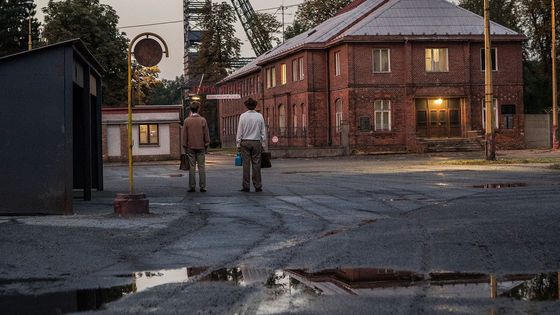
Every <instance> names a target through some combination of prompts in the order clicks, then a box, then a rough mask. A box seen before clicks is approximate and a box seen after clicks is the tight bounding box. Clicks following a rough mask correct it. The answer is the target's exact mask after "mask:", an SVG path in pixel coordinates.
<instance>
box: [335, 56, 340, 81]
mask: <svg viewBox="0 0 560 315" xmlns="http://www.w3.org/2000/svg"><path fill="white" fill-rule="evenodd" d="M334 75H336V76H339V75H340V51H337V52H335V53H334Z"/></svg>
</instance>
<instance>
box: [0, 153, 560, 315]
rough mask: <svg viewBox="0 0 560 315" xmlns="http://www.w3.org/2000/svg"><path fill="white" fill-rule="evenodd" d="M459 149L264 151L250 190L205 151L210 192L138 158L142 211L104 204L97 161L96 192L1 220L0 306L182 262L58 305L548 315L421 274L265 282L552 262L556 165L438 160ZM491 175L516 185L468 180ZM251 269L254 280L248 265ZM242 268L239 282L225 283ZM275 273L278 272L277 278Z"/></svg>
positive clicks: (500, 272)
mask: <svg viewBox="0 0 560 315" xmlns="http://www.w3.org/2000/svg"><path fill="white" fill-rule="evenodd" d="M465 157H466V158H471V157H479V153H470V154H438V155H387V156H352V157H344V158H324V159H283V160H282V159H281V160H273V167H272V168H271V169H265V170H263V185H264V192H262V193H256V192H254V191H252V192H250V193H244V192H239V191H238V190H239V189H240V188H241V184H240V183H241V168H239V167H235V166H233V157H232V156H227V155H222V154H210V155H208V156H207V162H208V163H207V182H208V184H207V186H208V192H206V193H199V192H196V193H187V192H186V186H187V180H188V173H185V172H183V171H180V170H178V166H177V165H175V164H160V165H153V164H145V165H137V166H136V167H135V188H136V191H137V192H145V193H146V194H147V196H148V198H149V200H150V210H151V214H150V215H146V216H139V217H122V218H121V217H118V216H115V215H114V214H113V209H112V202H113V198H114V195H115V193H117V192H123V191H125V190H126V189H127V187H128V177H127V174H128V173H127V172H128V171H127V168H126V166H116V165H109V166H106V167H105V191H102V192H94V193H93V200H92V201H91V202H84V201H80V200H79V194H78V193H77V194H76V198H75V200H74V201H75V213H76V214H75V215H72V216H33V217H0V253H2V254H1V255H0V307H1V309H3V310H5V311H6V310H7V312H8V313H13V314H19V313H21V314H25V313H34V310H35V309H34V308H30V307H28V304H29V303H30V302H29V301H31V300H30V299H31V298H32V297H35V300H32V301H34V302H33V303H35V304H36V305H37V304H40V303H46V302H44V300H45V299H47V300H56V299H60V300H65V301H66V300H69V299H70V300H72V299H75V297H72V298H68V297H66V295H63V296H61V297H58V296H57V298H56V299H55V298H53V296H55V294H57V293H61V292H66V293H67V292H74V291H79V292H83V291H84V290H89V289H96V288H112V287H117V286H123V285H128V284H130V282H131V278H130V276H131V275H134V274H135V273H139V272H145V271H164V270H182V269H181V268H185V269H184V270H185V273H186V274H188V275H187V276H186V277H187V278H188V279H187V278H185V279H182V280H181V281H177V280H168V281H164V280H162V281H161V282H162V283H161V284H160V285H152V286H151V287H150V288H148V289H146V290H143V291H141V292H140V290H139V289H138V287H139V286H140V281H139V280H137V281H136V283H135V288H133V289H132V293H133V294H126V295H125V296H124V297H122V298H118V299H111V300H110V303H106V304H105V303H101V304H100V305H96V306H95V307H89V308H83V307H82V308H80V307H72V306H68V307H66V306H60V307H59V308H58V310H59V311H60V312H62V313H66V312H77V311H90V312H96V313H97V312H100V313H103V314H139V313H140V314H141V313H156V314H160V313H161V314H190V313H195V314H196V313H202V314H206V313H214V314H216V313H218V314H255V313H256V314H269V313H298V314H299V313H301V314H308V313H314V314H347V313H369V314H372V313H379V314H382V313H383V314H385V313H390V314H418V313H427V314H440V313H441V314H558V313H559V312H560V303H559V300H558V299H552V300H548V301H544V302H527V301H522V300H518V299H506V298H503V299H490V298H489V297H490V294H489V293H488V294H486V293H484V294H482V295H476V296H473V295H472V294H470V295H469V294H467V295H449V293H448V292H447V291H446V292H447V293H446V292H444V291H445V290H443V289H441V290H438V289H437V288H438V287H437V286H433V285H432V286H428V285H422V286H417V287H411V286H408V288H409V290H408V291H407V292H406V294H404V293H402V292H401V294H399V292H400V291H398V292H397V291H394V292H393V294H388V295H384V296H378V295H375V296H373V295H372V292H374V291H373V289H368V290H365V289H362V290H358V289H356V288H354V287H351V286H346V287H344V286H342V285H340V284H336V282H335V281H332V284H329V285H330V287H331V288H332V290H338V291H340V292H339V293H337V294H327V293H328V292H327V291H326V289H325V288H326V287H322V288H323V289H318V288H319V287H318V286H316V287H313V286H312V285H308V284H307V283H306V281H307V280H309V279H310V278H309V277H308V278H307V280H306V279H303V278H305V277H303V278H302V277H301V276H299V274H296V273H295V272H292V273H291V275H292V277H291V279H292V280H289V281H288V282H289V284H290V288H291V289H290V290H289V292H288V293H286V292H287V291H285V290H284V291H282V292H281V293H278V291H275V290H274V289H271V287H270V285H265V283H264V282H266V283H267V284H270V281H269V280H270V279H271V278H268V275H269V274H272V275H274V274H275V273H278V272H280V273H282V272H283V271H289V270H306V271H308V272H320V271H324V270H333V269H341V268H357V269H361V270H366V269H368V268H380V269H383V270H399V271H410V272H414V273H418V274H422V275H429V274H431V273H437V272H455V273H472V274H485V275H486V274H487V275H494V276H497V277H501V276H506V275H512V274H540V273H545V272H546V273H554V272H559V271H560V247H559V246H558V240H559V239H560V229H558V225H559V223H560V211H559V209H560V207H559V206H558V205H559V204H560V195H559V192H560V171H558V170H553V169H550V168H548V167H547V166H548V165H547V164H519V165H491V166H476V165H474V166H473V165H469V166H456V165H448V164H441V163H440V162H442V161H447V160H451V159H457V158H461V159H463V158H465ZM558 157H560V155H558ZM181 175H182V176H181ZM487 184H523V185H524V186H522V187H509V188H508V187H506V188H499V189H485V188H476V187H475V186H480V185H487ZM224 268H225V269H224ZM228 268H229V269H228ZM232 268H233V269H232ZM235 268H238V269H239V270H243V272H238V271H236V270H238V269H235ZM222 269H224V270H228V271H227V272H226V274H227V276H226V277H225V280H223V281H203V279H204V278H205V277H207V278H208V277H210V278H212V277H218V276H216V275H217V274H218V273H216V271H217V270H222ZM193 270H198V271H196V272H194V271H193ZM232 270H233V271H232ZM250 270H256V271H253V273H254V274H255V273H257V274H261V276H258V277H256V278H255V276H254V275H252V276H250ZM232 272H233V273H232ZM238 273H240V274H241V273H242V274H243V281H234V280H235V279H237V278H236V277H237V276H236V275H237V274H238ZM163 274H165V272H162V273H161V275H160V278H163V277H164V276H163ZM144 277H146V276H145V275H144ZM297 277H299V278H297ZM154 278H157V277H154ZM252 278H255V279H257V280H254V281H251V279H252ZM277 278H278V279H276V280H274V281H275V282H274V281H273V282H274V283H276V284H278V283H281V282H282V281H283V280H279V279H280V278H282V277H281V276H278V277H277ZM295 278H297V279H299V280H298V281H293V279H295ZM212 279H213V278H212ZM232 279H234V280H232ZM267 279H268V280H267ZM296 282H297V283H300V284H299V286H296V285H295V283H296ZM301 283H303V284H306V285H305V286H303V287H302V285H301ZM315 283H318V280H315ZM335 284H336V285H335ZM354 284H355V283H354ZM292 285H293V288H292ZM361 285H364V284H363V283H361ZM274 287H275V288H276V287H278V286H274ZM335 287H336V288H335ZM341 287H344V288H345V289H344V290H340V288H341ZM298 288H299V289H298ZM80 290H81V291H80ZM557 291H558V290H557ZM557 291H556V292H557ZM134 292H136V293H134ZM348 292H351V294H346V293H348ZM61 303H62V302H61ZM73 303H74V304H76V303H75V302H73ZM71 304H72V303H71ZM78 304H79V303H78ZM98 304H99V303H98ZM45 307H46V308H43V310H44V311H45V312H44V313H49V311H48V310H50V309H49V308H48V307H47V306H45ZM49 307H50V306H49ZM40 313H43V312H40ZM52 313H53V314H56V309H55V310H54V311H53V312H52Z"/></svg>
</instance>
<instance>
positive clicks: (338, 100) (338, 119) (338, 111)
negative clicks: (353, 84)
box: [335, 98, 342, 132]
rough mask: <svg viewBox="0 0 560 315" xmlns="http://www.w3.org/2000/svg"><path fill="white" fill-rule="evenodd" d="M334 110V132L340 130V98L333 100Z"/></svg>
mask: <svg viewBox="0 0 560 315" xmlns="http://www.w3.org/2000/svg"><path fill="white" fill-rule="evenodd" d="M335 107H336V108H335V110H336V114H335V117H336V124H335V126H336V132H340V126H342V100H341V99H340V98H338V99H336V101H335Z"/></svg>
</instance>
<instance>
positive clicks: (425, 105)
mask: <svg viewBox="0 0 560 315" xmlns="http://www.w3.org/2000/svg"><path fill="white" fill-rule="evenodd" d="M459 109H460V99H458V98H452V99H416V133H417V135H418V136H419V137H424V138H452V137H460V136H461V115H460V111H459Z"/></svg>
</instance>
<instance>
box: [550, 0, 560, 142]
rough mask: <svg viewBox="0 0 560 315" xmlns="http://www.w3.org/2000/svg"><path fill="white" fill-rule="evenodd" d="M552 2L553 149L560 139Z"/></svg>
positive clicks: (554, 14) (554, 24) (554, 12)
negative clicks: (559, 131)
mask: <svg viewBox="0 0 560 315" xmlns="http://www.w3.org/2000/svg"><path fill="white" fill-rule="evenodd" d="M554 2H555V1H554V0H552V1H551V3H552V23H551V24H552V149H553V150H558V147H559V146H560V143H559V141H560V139H558V138H559V135H558V85H557V78H556V8H555V4H554Z"/></svg>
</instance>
